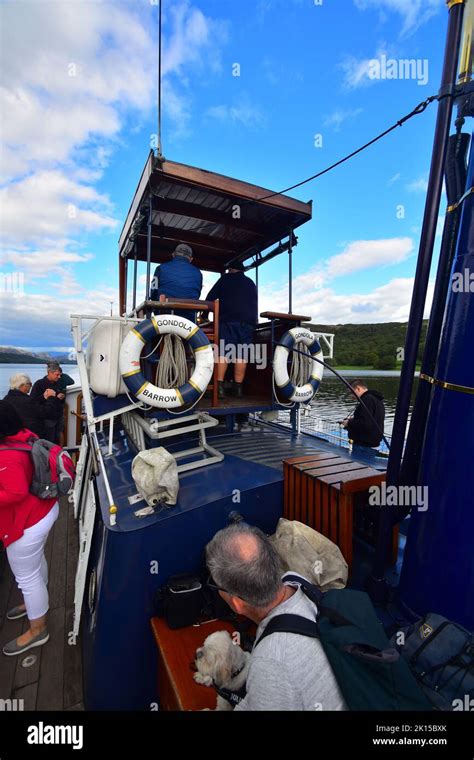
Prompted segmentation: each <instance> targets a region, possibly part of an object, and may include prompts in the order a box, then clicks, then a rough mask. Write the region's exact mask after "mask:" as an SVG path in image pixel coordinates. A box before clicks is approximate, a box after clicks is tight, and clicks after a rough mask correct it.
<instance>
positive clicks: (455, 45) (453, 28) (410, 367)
mask: <svg viewBox="0 0 474 760" xmlns="http://www.w3.org/2000/svg"><path fill="white" fill-rule="evenodd" d="M447 5H448V9H449V19H448V31H447V37H446V46H445V56H444V65H443V73H442V79H441V88H440V96H445V97H442V98H440V100H439V103H438V114H437V118H436V127H435V134H434V139H433V152H432V158H431V167H430V175H429V180H428V190H427V194H426V202H425V211H424V216H423V226H422V231H421V238H420V247H419V253H418V261H417V267H416V273H415V281H414V285H413V296H412V302H411V307H410V316H409V319H408V327H407V337H406V342H405V359H404V362H403V366H402V371H401V375H400V387H399V392H398V398H397V407H396V411H395V419H394V425H393V433H392V443H391V447H390V456H389V460H388V465H387V485H388V486H391V485H395V486H397V485H398V484H399V475H400V465H401V460H402V455H403V447H404V441H405V435H406V428H407V422H408V414H409V409H410V399H411V391H412V387H413V379H414V374H415V368H416V358H417V353H418V346H419V342H420V335H421V328H422V324H423V313H424V310H425V303H426V295H427V291H428V284H429V276H430V269H431V262H432V257H433V248H434V243H435V236H436V227H437V221H438V215H439V207H440V200H441V191H442V186H443V172H444V166H445V161H446V152H447V141H448V136H449V129H450V124H451V117H452V111H453V97H452V95H453V93H454V88H455V82H456V74H457V70H458V60H459V51H460V42H461V31H462V22H463V15H464V7H465V0H447ZM394 517H395V515H394V513H393V511H392V509H387V508H385V509H382V510H381V513H380V524H379V535H378V540H377V547H376V552H375V559H374V565H373V569H372V574H371V576H370V577H369V578H368V581H367V587H368V590H369V592H370V594H371V595H372V597H373V599H374V600H375V601H380V602H382V601H385V598H386V595H387V591H388V587H387V583H386V581H385V578H384V572H385V563H386V558H387V557H388V552H389V546H390V537H391V530H392V526H393V522H394Z"/></svg>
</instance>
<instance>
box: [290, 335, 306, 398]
mask: <svg viewBox="0 0 474 760" xmlns="http://www.w3.org/2000/svg"><path fill="white" fill-rule="evenodd" d="M305 354H306V356H305ZM310 374H311V354H310V353H309V349H308V347H307V346H305V344H304V343H302V344H301V350H300V351H299V352H296V351H292V358H291V369H290V382H291V383H293V385H295V386H296V387H301V386H302V385H305V384H306V383H307V382H308V378H309V376H310Z"/></svg>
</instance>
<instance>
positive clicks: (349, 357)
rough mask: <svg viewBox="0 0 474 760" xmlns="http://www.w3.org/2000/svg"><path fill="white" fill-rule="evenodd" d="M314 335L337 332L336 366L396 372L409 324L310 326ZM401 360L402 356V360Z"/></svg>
mask: <svg viewBox="0 0 474 760" xmlns="http://www.w3.org/2000/svg"><path fill="white" fill-rule="evenodd" d="M427 324H428V322H427V320H425V321H424V322H423V329H422V333H421V341H420V347H419V350H418V361H421V357H422V355H423V350H424V346H425V337H426V328H427ZM308 327H310V328H311V330H313V331H314V332H326V333H334V336H335V337H334V359H331V360H329V363H330V364H331V365H332V366H334V367H340V366H355V367H373V368H374V369H396V368H397V367H399V366H400V365H401V361H399V360H397V356H400V351H399V349H401V348H403V346H404V345H405V339H406V333H407V322H384V323H383V324H367V325H352V324H351V325H314V324H311V325H308ZM400 358H401V357H400Z"/></svg>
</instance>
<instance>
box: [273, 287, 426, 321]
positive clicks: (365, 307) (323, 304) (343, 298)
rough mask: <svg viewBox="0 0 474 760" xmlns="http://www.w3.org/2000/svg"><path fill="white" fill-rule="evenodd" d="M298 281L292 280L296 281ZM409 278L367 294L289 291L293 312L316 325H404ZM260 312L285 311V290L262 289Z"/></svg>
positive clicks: (309, 288) (286, 299)
mask: <svg viewBox="0 0 474 760" xmlns="http://www.w3.org/2000/svg"><path fill="white" fill-rule="evenodd" d="M298 279H299V278H296V280H295V285H296V281H297V280H298ZM413 282H414V280H413V278H411V277H408V278H396V279H393V280H390V281H389V282H387V283H385V284H384V285H381V286H379V287H377V288H375V289H374V290H373V291H372V292H371V293H370V294H366V293H364V294H362V293H351V294H346V293H344V294H338V293H336V292H335V291H334V290H333V289H332V288H328V287H325V288H321V289H319V290H315V289H314V288H312V287H307V288H303V289H298V287H297V285H296V287H294V289H293V311H294V312H296V313H299V314H306V315H308V316H311V321H312V322H315V323H318V324H345V323H356V324H357V323H359V324H360V323H375V322H406V321H407V320H408V316H409V312H410V303H411V296H412V292H413ZM433 287H434V283H433V282H432V283H430V286H429V293H428V298H427V308H426V310H425V317H427V316H428V315H429V309H430V307H431V301H432V296H433ZM259 308H260V310H261V311H263V310H265V309H271V310H272V311H286V310H287V309H288V290H287V287H286V286H283V287H281V288H277V289H272V288H269V287H265V286H264V287H262V290H261V296H260V302H259Z"/></svg>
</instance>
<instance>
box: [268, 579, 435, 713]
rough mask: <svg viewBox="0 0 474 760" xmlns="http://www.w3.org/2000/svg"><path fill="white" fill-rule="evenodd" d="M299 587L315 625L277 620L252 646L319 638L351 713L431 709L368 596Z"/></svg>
mask: <svg viewBox="0 0 474 760" xmlns="http://www.w3.org/2000/svg"><path fill="white" fill-rule="evenodd" d="M284 580H285V581H292V582H295V583H298V584H299V585H300V586H301V589H302V590H303V591H304V593H305V594H306V596H307V597H308V598H309V599H310V600H311V601H312V602H314V604H316V606H317V607H318V613H319V614H318V620H317V621H312V620H308V619H307V618H304V617H301V616H300V615H276V616H275V617H274V618H272V619H271V620H270V622H269V623H268V625H267V627H266V628H265V630H264V632H263V634H262V635H261V636H260V638H259V639H258V641H257V642H256V644H255V646H258V644H259V643H260V642H261V641H262V640H263V639H264V638H265V637H266V636H271V634H272V633H277V632H279V633H297V634H300V635H301V636H309V637H311V638H318V639H319V640H320V641H321V644H322V646H323V648H324V651H325V653H326V656H327V658H328V660H329V663H330V665H331V667H332V670H333V672H334V675H335V677H336V680H337V682H338V684H339V688H340V689H341V692H342V694H343V696H344V699H345V701H346V704H347V706H348V707H349V709H350V710H387V711H394V710H403V711H408V710H432V709H433V708H432V707H431V705H430V704H429V702H428V700H427V699H426V697H425V696H424V694H423V692H422V691H421V689H420V687H419V686H418V683H417V682H416V679H415V678H414V676H413V674H412V672H411V671H410V669H409V667H408V665H407V663H406V662H405V660H404V659H403V658H402V657H400V655H399V653H398V652H397V650H396V649H395V648H393V647H391V646H390V642H389V641H388V639H387V637H386V635H385V631H384V629H383V627H382V623H381V622H380V620H379V619H378V617H377V614H376V612H375V610H374V607H373V605H372V602H371V600H370V598H369V596H368V595H367V594H366V593H364V592H363V591H353V590H352V589H334V590H332V591H327V592H326V593H325V594H323V593H322V592H321V591H320V590H319V589H318V587H317V586H313V585H312V584H311V583H309V582H308V581H307V580H306V579H305V578H302V577H301V576H299V575H295V574H290V573H287V574H286V575H285V576H284Z"/></svg>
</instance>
